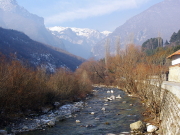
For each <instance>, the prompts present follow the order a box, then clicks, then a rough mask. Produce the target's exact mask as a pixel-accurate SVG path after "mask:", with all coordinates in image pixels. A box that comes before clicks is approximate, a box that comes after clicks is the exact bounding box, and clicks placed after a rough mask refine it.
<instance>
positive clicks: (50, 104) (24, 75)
mask: <svg viewBox="0 0 180 135" xmlns="http://www.w3.org/2000/svg"><path fill="white" fill-rule="evenodd" d="M0 61H1V62H0V100H1V102H0V121H1V123H0V128H1V129H4V128H6V129H7V130H8V129H9V127H7V126H8V125H14V124H16V121H18V120H19V119H24V118H26V117H29V116H32V115H35V116H37V115H41V114H43V113H44V112H46V111H47V110H46V109H47V108H49V109H50V110H52V109H55V108H56V105H55V103H59V104H60V106H62V105H64V104H65V103H68V102H69V103H70V102H75V101H76V102H77V101H80V100H81V99H83V98H85V97H86V96H87V94H89V93H91V90H92V84H91V82H90V80H89V79H88V77H87V75H86V72H85V71H78V72H71V71H70V70H68V69H67V68H60V69H57V70H56V72H55V73H53V74H49V73H47V72H46V71H45V69H43V68H36V69H32V68H30V67H28V66H26V65H23V64H22V63H21V62H19V61H18V60H14V59H13V60H10V59H7V58H5V57H4V56H1V57H0ZM75 106H76V105H75Z"/></svg>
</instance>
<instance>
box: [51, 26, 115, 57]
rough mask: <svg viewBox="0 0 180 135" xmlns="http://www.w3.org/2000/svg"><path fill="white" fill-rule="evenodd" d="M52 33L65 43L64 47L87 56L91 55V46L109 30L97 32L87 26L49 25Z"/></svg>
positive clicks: (76, 53)
mask: <svg viewBox="0 0 180 135" xmlns="http://www.w3.org/2000/svg"><path fill="white" fill-rule="evenodd" d="M48 29H49V30H50V31H51V32H52V34H53V35H55V36H56V37H58V38H60V39H62V40H63V41H64V43H65V44H66V49H67V50H68V51H69V52H71V53H73V54H75V55H78V56H81V57H83V58H86V59H87V58H89V57H91V56H92V55H91V54H92V52H91V51H92V48H93V46H94V45H95V44H96V43H97V42H99V41H101V40H102V39H104V38H105V37H107V36H108V35H109V34H110V33H111V32H109V31H104V32H99V31H97V30H93V29H88V28H73V27H59V26H55V27H49V28H48Z"/></svg>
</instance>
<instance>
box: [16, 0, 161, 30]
mask: <svg viewBox="0 0 180 135" xmlns="http://www.w3.org/2000/svg"><path fill="white" fill-rule="evenodd" d="M16 1H17V2H18V4H19V5H20V6H23V7H24V8H25V9H27V10H28V11H29V12H30V13H33V14H37V15H38V16H41V17H43V18H44V20H45V25H46V26H47V27H52V26H63V27H77V28H91V29H95V30H99V31H104V30H109V31H113V30H114V29H115V28H117V27H119V26H120V25H122V24H123V23H125V22H126V20H128V19H129V18H131V17H132V16H134V15H137V14H138V13H141V12H142V11H144V10H146V9H148V8H149V7H150V6H152V5H154V4H156V3H159V2H161V1H163V0H16Z"/></svg>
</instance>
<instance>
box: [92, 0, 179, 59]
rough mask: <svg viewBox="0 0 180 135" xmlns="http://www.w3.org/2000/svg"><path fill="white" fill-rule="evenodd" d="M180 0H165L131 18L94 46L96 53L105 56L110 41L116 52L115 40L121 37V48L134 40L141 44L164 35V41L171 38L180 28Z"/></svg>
mask: <svg viewBox="0 0 180 135" xmlns="http://www.w3.org/2000/svg"><path fill="white" fill-rule="evenodd" d="M179 7H180V0H164V1H163V2H160V3H158V4H155V5H153V6H152V7H150V8H149V9H147V10H145V11H144V12H142V13H140V14H138V15H136V16H134V17H132V18H130V19H129V20H127V21H126V22H125V23H124V24H123V25H121V26H119V27H118V28H116V29H115V30H114V31H113V33H112V34H110V35H109V36H108V37H107V38H106V39H104V40H102V41H101V42H99V43H97V44H96V45H95V46H94V48H93V49H94V50H95V52H94V55H96V56H97V57H98V58H102V57H104V56H103V55H102V54H104V53H102V52H104V50H105V49H104V47H103V46H104V44H105V42H106V40H107V39H109V41H110V47H111V53H113V52H115V42H116V39H117V37H120V43H121V48H123V47H124V46H125V45H126V44H128V43H131V42H134V43H135V44H137V45H141V44H142V43H143V42H145V41H146V40H147V39H150V38H155V37H158V36H160V37H162V38H163V40H164V41H166V40H168V41H169V39H170V37H171V35H172V33H173V32H174V31H177V30H179V28H180V16H179V14H180V8H179Z"/></svg>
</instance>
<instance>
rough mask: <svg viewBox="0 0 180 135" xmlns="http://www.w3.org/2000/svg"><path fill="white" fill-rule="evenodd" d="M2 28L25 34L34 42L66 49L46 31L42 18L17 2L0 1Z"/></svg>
mask: <svg viewBox="0 0 180 135" xmlns="http://www.w3.org/2000/svg"><path fill="white" fill-rule="evenodd" d="M0 27H3V28H7V29H14V30H18V31H21V32H24V33H25V34H26V35H28V36H29V37H30V38H32V39H33V40H36V41H39V42H42V43H45V44H49V45H52V46H55V47H59V48H62V49H65V47H64V44H63V42H62V41H61V40H59V39H58V38H56V37H55V36H54V35H52V34H51V33H50V32H49V31H48V30H47V29H46V27H45V25H44V19H43V18H42V17H39V16H37V15H35V14H31V13H29V12H28V11H27V10H26V9H24V8H23V7H20V6H19V5H18V4H17V2H16V0H0Z"/></svg>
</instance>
